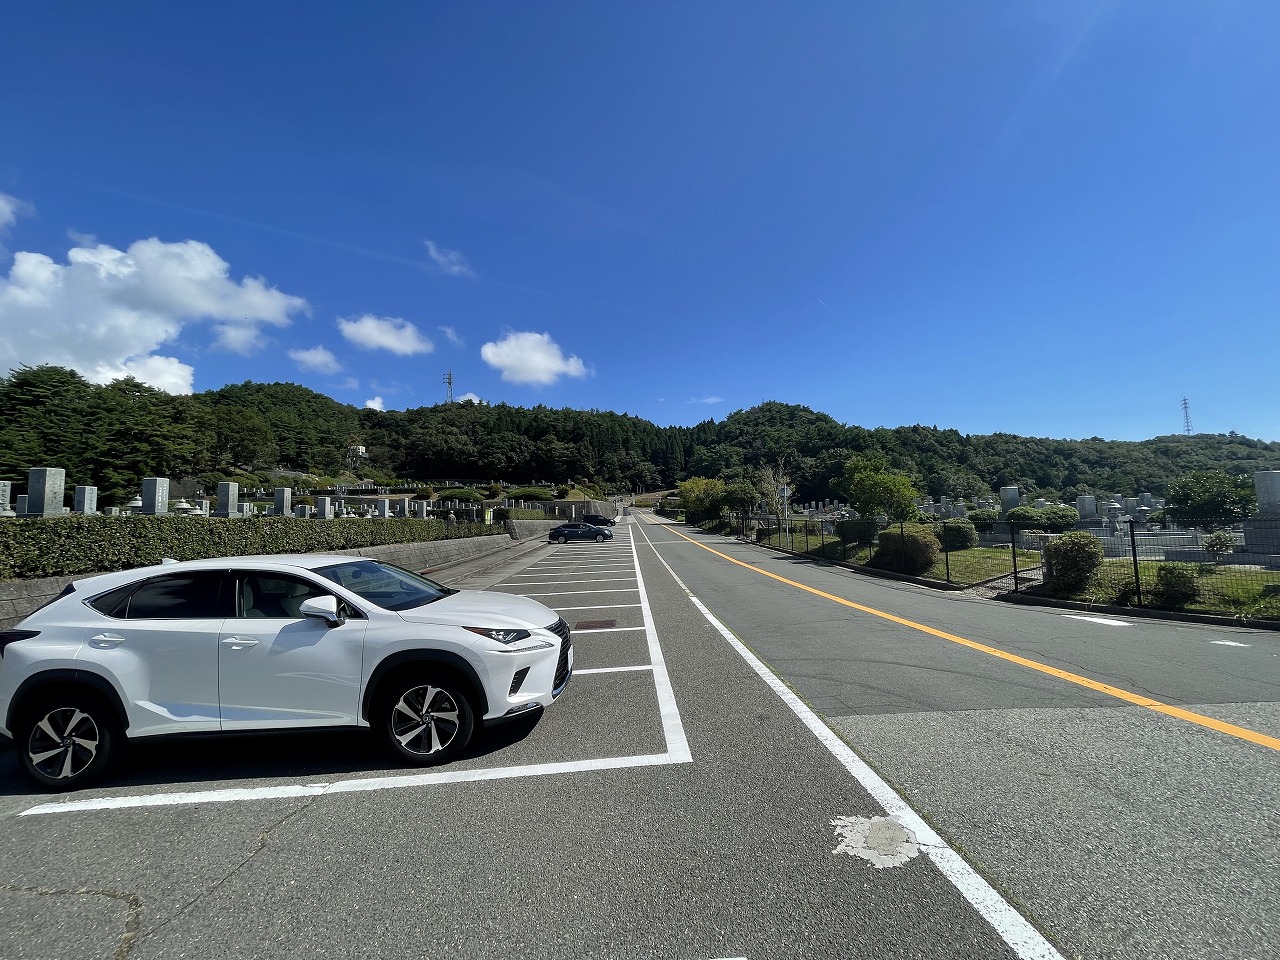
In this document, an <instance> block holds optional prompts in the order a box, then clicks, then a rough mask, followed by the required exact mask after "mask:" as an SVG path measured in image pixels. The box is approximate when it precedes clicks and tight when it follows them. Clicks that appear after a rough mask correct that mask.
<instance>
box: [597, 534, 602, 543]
mask: <svg viewBox="0 0 1280 960" xmlns="http://www.w3.org/2000/svg"><path fill="white" fill-rule="evenodd" d="M596 543H604V534H603V533H597V534H596Z"/></svg>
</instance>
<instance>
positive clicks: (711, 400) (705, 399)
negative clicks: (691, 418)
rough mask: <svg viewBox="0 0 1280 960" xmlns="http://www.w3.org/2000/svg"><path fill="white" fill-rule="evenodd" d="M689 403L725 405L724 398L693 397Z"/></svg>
mask: <svg viewBox="0 0 1280 960" xmlns="http://www.w3.org/2000/svg"><path fill="white" fill-rule="evenodd" d="M688 402H689V403H724V397H691V398H690V399H689V400H688Z"/></svg>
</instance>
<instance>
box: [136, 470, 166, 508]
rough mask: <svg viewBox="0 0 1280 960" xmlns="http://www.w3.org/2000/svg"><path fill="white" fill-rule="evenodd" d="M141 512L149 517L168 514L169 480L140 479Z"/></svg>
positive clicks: (163, 478) (161, 478) (158, 478)
mask: <svg viewBox="0 0 1280 960" xmlns="http://www.w3.org/2000/svg"><path fill="white" fill-rule="evenodd" d="M142 512H143V513H144V514H146V515H147V516H149V517H161V516H164V515H165V514H167V513H168V512H169V478H168V477H143V478H142Z"/></svg>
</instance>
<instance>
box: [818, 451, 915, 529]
mask: <svg viewBox="0 0 1280 960" xmlns="http://www.w3.org/2000/svg"><path fill="white" fill-rule="evenodd" d="M832 486H834V487H835V488H836V489H837V490H839V491H840V492H841V493H843V494H844V495H845V498H846V499H847V500H848V501H849V506H851V507H852V508H853V509H854V510H857V511H858V514H859V516H862V517H864V518H866V519H870V518H872V517H875V516H877V515H879V514H882V513H883V514H884V515H885V516H886V517H888V518H889V519H890V520H915V519H916V518H917V517H918V516H919V515H920V510H919V508H918V507H917V506H916V500H917V499H918V498H919V496H920V494H918V493H917V492H916V488H915V486H914V485H912V483H911V478H910V477H908V476H906V475H905V474H901V473H891V472H889V470H888V469H887V462H886V461H885V460H884V458H883V457H879V456H869V457H853V458H851V459H849V460H847V461H846V462H845V465H844V476H843V477H841V478H840V479H839V480H835V481H833V482H832Z"/></svg>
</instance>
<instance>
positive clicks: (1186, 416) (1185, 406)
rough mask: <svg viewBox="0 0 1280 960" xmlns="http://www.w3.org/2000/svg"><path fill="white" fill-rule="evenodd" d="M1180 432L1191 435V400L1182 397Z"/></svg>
mask: <svg viewBox="0 0 1280 960" xmlns="http://www.w3.org/2000/svg"><path fill="white" fill-rule="evenodd" d="M1182 432H1183V433H1185V434H1186V435H1187V436H1188V437H1189V436H1191V401H1190V400H1188V399H1187V398H1186V397H1183V398H1182Z"/></svg>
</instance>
